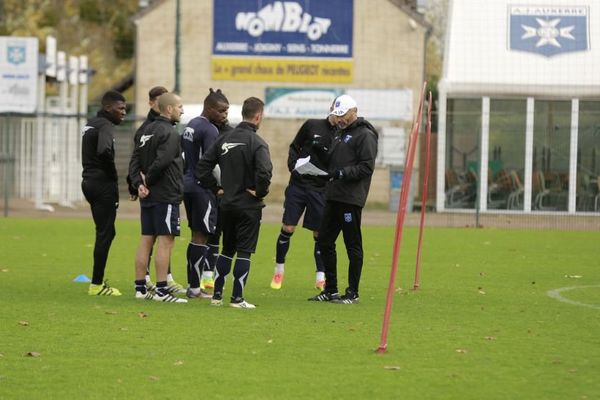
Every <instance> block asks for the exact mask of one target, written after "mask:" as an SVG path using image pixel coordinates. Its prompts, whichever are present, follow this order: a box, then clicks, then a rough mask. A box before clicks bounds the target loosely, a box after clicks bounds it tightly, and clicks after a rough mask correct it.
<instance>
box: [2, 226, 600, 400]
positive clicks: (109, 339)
mask: <svg viewBox="0 0 600 400" xmlns="http://www.w3.org/2000/svg"><path fill="white" fill-rule="evenodd" d="M138 231H139V225H138V222H136V221H119V222H118V225H117V237H116V239H115V242H114V243H113V247H112V249H111V253H110V258H109V263H108V268H107V278H109V279H110V283H111V284H112V285H113V286H115V287H117V288H119V289H121V290H122V291H123V292H124V296H122V297H120V298H109V297H90V296H88V295H87V294H86V290H87V285H86V284H81V283H74V282H72V280H73V278H74V277H75V276H77V275H79V274H86V275H88V276H91V253H92V243H93V225H92V222H91V218H90V219H89V220H78V219H70V220H58V219H43V220H33V219H18V218H17V219H3V220H2V222H1V223H0V399H42V398H43V399H192V398H209V399H310V398H313V399H321V398H338V399H594V398H596V399H597V398H600V379H599V376H600V335H599V333H600V271H599V269H598V268H599V266H600V257H599V252H598V243H600V232H564V231H560V232H558V231H529V230H501V229H441V228H435V229H433V228H432V229H428V230H426V232H425V237H424V246H423V257H422V275H421V276H422V280H421V289H420V290H419V291H417V292H414V291H411V290H409V289H410V288H411V287H412V281H413V276H414V258H415V244H416V235H417V230H416V229H414V228H407V229H406V230H405V235H404V237H405V243H404V244H403V246H402V251H401V256H400V265H399V273H398V281H397V282H396V287H397V288H402V290H400V289H399V290H397V292H396V294H395V301H394V306H393V309H392V318H391V325H390V330H389V340H388V352H387V353H386V354H384V355H378V354H375V353H374V349H376V348H377V347H378V345H379V338H380V333H381V321H382V317H383V310H384V304H385V295H386V289H387V285H388V279H389V270H390V262H391V255H392V243H393V237H394V231H393V228H390V227H373V226H371V227H369V226H366V227H364V229H363V237H364V248H365V264H364V269H363V277H362V282H361V292H360V294H361V303H360V304H357V305H335V304H320V303H312V302H308V301H306V299H307V298H308V297H309V296H312V295H314V294H315V293H316V290H315V289H313V287H312V285H313V283H314V272H313V261H312V245H313V244H312V239H311V236H310V234H309V232H307V231H305V230H298V231H297V233H296V234H295V235H294V236H293V238H292V245H291V250H290V253H289V255H288V259H287V263H286V275H285V280H284V283H283V288H282V289H281V290H280V291H274V290H271V289H270V288H269V282H270V279H271V275H272V272H273V262H274V261H273V260H274V250H275V249H274V247H275V240H276V237H277V233H278V231H279V226H278V225H276V224H265V225H263V227H262V229H261V236H260V241H259V247H258V252H257V254H256V255H255V256H254V257H253V259H252V268H251V273H250V277H249V280H248V287H247V291H246V298H247V299H248V300H249V301H250V302H252V303H255V304H257V305H258V308H257V309H256V310H238V309H233V308H230V307H227V306H225V307H221V308H216V307H211V306H209V304H208V302H207V301H206V300H194V301H191V302H190V303H188V304H162V303H161V304H159V303H156V302H149V301H143V300H142V301H140V300H135V299H133V297H132V296H133V256H134V252H135V248H136V246H137V242H138ZM184 231H185V234H184V236H183V237H182V238H180V239H178V240H177V242H176V245H175V250H174V254H173V258H172V260H173V269H174V274H175V276H176V279H177V280H179V281H180V282H184V281H185V270H184V265H185V263H184V256H185V249H186V244H187V240H188V236H189V235H188V233H187V227H186V228H185V230H184ZM338 250H340V256H339V267H338V268H339V276H340V283H341V285H340V286H341V287H340V289H341V290H343V288H344V287H345V282H346V277H347V259H346V258H345V251H344V247H343V244H342V243H341V242H339V243H338ZM568 287H575V288H573V289H568V290H566V289H565V290H563V291H561V292H560V293H559V296H558V297H559V298H558V299H557V298H552V297H550V296H548V294H547V292H548V291H551V290H556V289H561V288H568ZM230 288H231V284H230V283H228V285H227V292H226V294H228V291H229V290H230ZM560 300H562V301H560ZM32 352H33V353H34V355H36V356H35V357H32V356H28V355H27V354H28V353H32Z"/></svg>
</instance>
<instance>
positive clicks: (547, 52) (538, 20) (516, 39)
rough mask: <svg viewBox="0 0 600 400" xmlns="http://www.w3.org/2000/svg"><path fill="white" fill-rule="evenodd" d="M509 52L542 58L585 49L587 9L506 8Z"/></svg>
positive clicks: (577, 7)
mask: <svg viewBox="0 0 600 400" xmlns="http://www.w3.org/2000/svg"><path fill="white" fill-rule="evenodd" d="M509 13H510V16H509V18H510V20H509V21H510V28H509V30H510V32H509V38H510V49H511V50H520V51H526V52H530V53H537V54H540V55H543V56H545V57H552V56H555V55H557V54H562V53H569V52H574V51H586V50H589V32H588V29H589V28H588V18H589V13H588V8H587V7H584V6H563V7H557V6H510V8H509Z"/></svg>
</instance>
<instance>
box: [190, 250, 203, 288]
mask: <svg viewBox="0 0 600 400" xmlns="http://www.w3.org/2000/svg"><path fill="white" fill-rule="evenodd" d="M206 250H207V247H206V246H205V245H203V244H196V243H192V242H190V243H189V244H188V248H187V277H188V284H189V285H190V287H191V288H199V287H200V276H201V275H202V267H203V264H204V262H203V260H204V257H205V255H206Z"/></svg>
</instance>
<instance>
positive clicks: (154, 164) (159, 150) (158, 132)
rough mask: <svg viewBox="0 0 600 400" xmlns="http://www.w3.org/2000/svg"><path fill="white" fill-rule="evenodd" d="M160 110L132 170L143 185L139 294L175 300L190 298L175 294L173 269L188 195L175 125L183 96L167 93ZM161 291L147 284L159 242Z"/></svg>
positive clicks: (137, 150)
mask: <svg viewBox="0 0 600 400" xmlns="http://www.w3.org/2000/svg"><path fill="white" fill-rule="evenodd" d="M158 106H159V109H160V115H159V116H158V117H156V120H155V121H154V122H152V123H151V124H150V125H149V126H148V128H147V129H146V131H145V132H144V134H143V135H142V136H140V140H139V142H138V143H137V145H136V148H135V150H134V156H133V157H132V158H131V162H130V164H129V175H130V177H131V182H132V184H133V185H134V187H137V189H138V196H139V198H140V205H141V208H142V212H141V221H142V238H141V240H140V245H139V247H138V250H137V253H136V257H135V275H136V276H135V278H136V279H135V297H136V298H138V299H144V298H145V299H152V300H157V301H164V302H169V303H187V300H185V299H180V298H177V297H175V296H173V295H172V294H171V291H170V289H169V288H168V286H167V271H168V267H169V262H170V259H171V250H172V249H173V244H174V241H175V236H179V231H180V221H179V204H180V203H181V200H182V198H183V159H182V157H181V143H180V139H179V134H178V133H177V130H176V129H175V127H174V125H175V124H176V123H177V122H179V120H180V118H181V115H182V114H183V106H182V103H181V98H180V97H179V96H177V95H175V94H173V93H165V94H163V95H161V96H160V97H159V98H158ZM155 240H158V245H157V250H156V257H155V258H154V263H155V265H156V281H157V282H156V292H155V293H154V294H152V293H150V292H148V291H147V288H146V279H145V273H146V267H147V265H148V258H149V254H150V250H151V249H152V246H153V245H154V241H155Z"/></svg>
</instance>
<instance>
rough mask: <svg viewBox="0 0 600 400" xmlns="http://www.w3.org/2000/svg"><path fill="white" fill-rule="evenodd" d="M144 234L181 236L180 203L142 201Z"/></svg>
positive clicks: (141, 211)
mask: <svg viewBox="0 0 600 400" xmlns="http://www.w3.org/2000/svg"><path fill="white" fill-rule="evenodd" d="M140 209H141V210H140V214H141V221H142V235H150V236H165V235H172V236H179V233H180V230H181V227H180V219H179V204H169V203H150V204H144V203H141V207H140Z"/></svg>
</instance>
